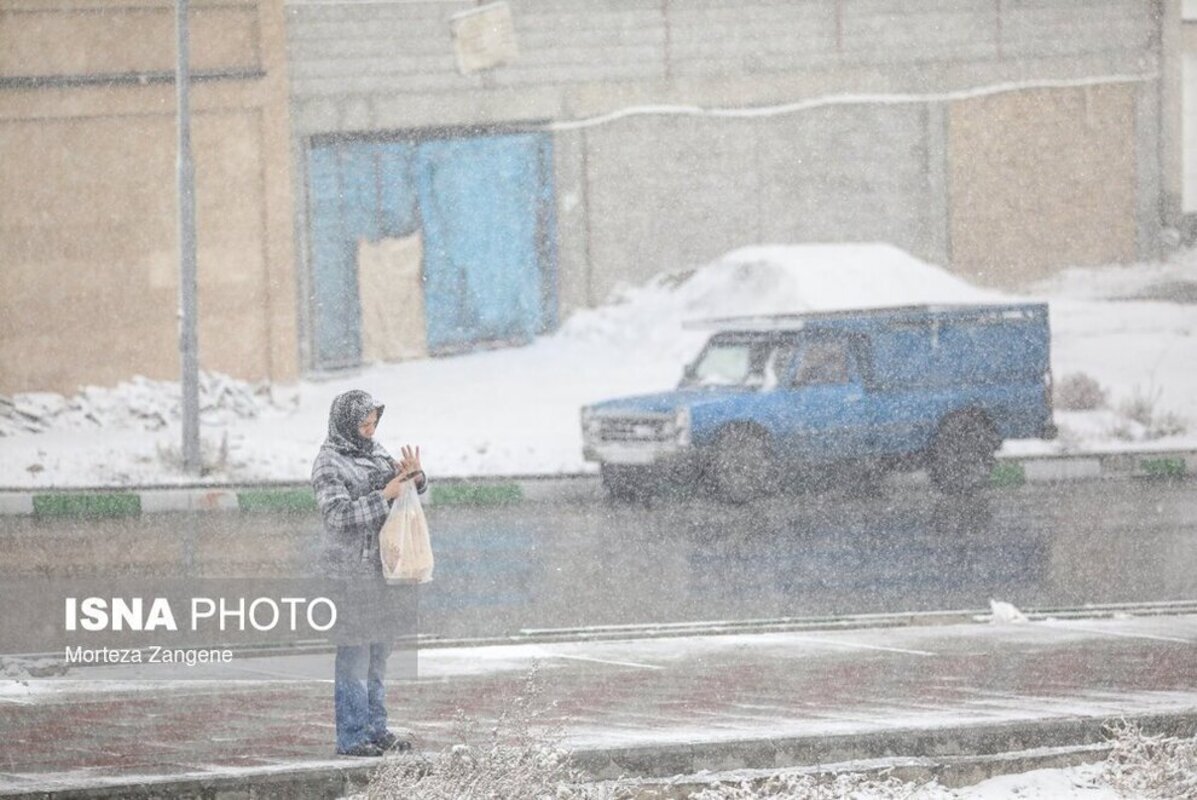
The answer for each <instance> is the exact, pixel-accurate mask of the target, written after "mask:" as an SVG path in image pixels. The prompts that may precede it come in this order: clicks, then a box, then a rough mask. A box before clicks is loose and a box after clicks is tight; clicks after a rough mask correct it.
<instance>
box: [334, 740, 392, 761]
mask: <svg viewBox="0 0 1197 800" xmlns="http://www.w3.org/2000/svg"><path fill="white" fill-rule="evenodd" d="M337 755H340V756H355V757H358V758H378V757H379V756H381V755H382V748H381V747H379V746H378V745H376V744H374V742H361V743H360V744H355V745H354V746H353V747H350V748H349V749H348V750H338V751H337Z"/></svg>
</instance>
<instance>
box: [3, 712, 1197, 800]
mask: <svg viewBox="0 0 1197 800" xmlns="http://www.w3.org/2000/svg"><path fill="white" fill-rule="evenodd" d="M1121 721H1122V722H1126V723H1130V724H1133V725H1137V726H1138V727H1139V728H1140V729H1141V730H1142V731H1143V732H1144V733H1146V734H1149V735H1156V734H1163V735H1166V736H1179V737H1185V738H1187V737H1191V736H1193V735H1194V733H1195V732H1197V712H1195V711H1184V712H1176V713H1163V714H1150V715H1143V716H1138V717H1134V718H1129V719H1123V720H1121ZM1107 725H1108V720H1106V719H1104V718H1098V717H1093V718H1086V719H1075V718H1072V719H1052V720H1038V721H1033V722H1020V723H998V724H989V725H986V724H979V725H958V726H948V727H942V728H931V729H928V728H907V729H896V730H891V731H877V732H871V733H862V734H838V735H830V736H804V737H794V738H779V739H752V740H736V741H725V742H697V743H691V744H666V745H651V746H644V747H631V748H612V749H604V750H575V751H574V752H573V760H574V764H575V765H576V766H577V767H579V768H580V769H581V770H582V771H584V772H586V773H588V774H589V775H590V776H591V777H592V779H593V780H594V781H595V782H596V783H598V782H602V783H607V782H617V781H619V779H620V778H626V779H630V780H631V781H633V783H631V784H630V788H632V789H633V790H634V795H633V796H643V797H646V798H647V797H653V798H669V797H685V796H687V795H688V792H691V791H695V790H699V789H703V788H709V787H710V786H711V785H712V784H713V783H715V782H718V781H719V780H720V778H721V776H720V773H724V774H725V775H726V773H727V772H728V771H730V770H735V771H737V774H736V776H735V780H736V782H737V783H738V782H739V781H742V780H748V781H749V782H754V781H763V780H766V779H767V778H768V777H769V776H771V775H777V774H779V773H782V772H805V773H809V774H813V775H817V776H826V777H828V778H831V777H832V776H833V775H834V774H835V773H836V772H843V771H852V772H860V773H864V774H882V773H883V774H884V775H886V776H891V777H896V778H899V779H902V780H906V781H915V782H925V781H929V780H931V779H932V778H935V779H937V780H938V781H939V782H940V783H941V784H943V785H945V786H948V787H960V786H967V785H970V784H973V783H977V782H979V781H982V780H986V779H988V778H992V777H995V776H997V775H1009V774H1018V773H1022V772H1026V771H1028V770H1032V769H1044V768H1048V767H1061V766H1074V765H1076V764H1081V763H1086V762H1093V761H1099V760H1101V759H1102V758H1104V757H1105V755H1106V754H1107V752H1108V750H1109V745H1108V744H1107V742H1106V726H1107ZM380 763H382V762H381V759H379V760H374V759H371V760H370V761H368V762H367V763H361V762H358V763H352V762H341V761H316V762H306V763H304V762H299V763H295V764H294V765H282V764H280V765H277V766H270V767H250V768H246V769H244V770H239V771H238V772H237V773H236V774H228V773H227V772H225V773H223V774H222V773H221V772H219V771H215V770H214V771H212V772H201V771H197V772H193V773H189V774H185V775H173V776H162V775H147V776H145V777H144V778H141V779H140V780H138V781H137V782H136V783H133V782H130V780H129V779H112V778H108V779H96V778H92V779H88V778H74V779H64V778H62V777H59V776H53V777H50V778H48V779H46V780H44V781H38V780H37V779H36V778H30V779H29V780H30V785H29V786H21V787H5V788H2V789H0V797H6V798H23V799H24V800H35V799H36V800H51V799H53V800H68V799H69V800H101V799H103V800H109V799H111V798H146V799H147V800H149V798H156V799H158V798H195V797H202V798H205V800H234V798H236V799H237V800H242V799H243V798H247V797H263V796H268V797H311V798H321V799H322V800H324V799H326V800H335V799H336V798H342V797H344V796H345V795H346V794H349V793H351V792H354V791H360V790H361V789H362V788H363V784H364V783H365V782H366V781H367V780H368V779H369V776H370V774H371V772H373V770H374V769H375V768H376V767H377V766H378V765H379V764H380ZM746 771H752V772H755V774H745V772H746ZM726 777H730V776H726ZM726 777H725V779H726ZM625 785H627V784H625Z"/></svg>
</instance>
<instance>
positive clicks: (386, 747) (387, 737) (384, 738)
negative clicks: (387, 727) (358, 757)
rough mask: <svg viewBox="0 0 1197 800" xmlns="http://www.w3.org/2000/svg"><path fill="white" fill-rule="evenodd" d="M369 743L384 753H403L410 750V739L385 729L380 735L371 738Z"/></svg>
mask: <svg viewBox="0 0 1197 800" xmlns="http://www.w3.org/2000/svg"><path fill="white" fill-rule="evenodd" d="M370 744H372V745H374V746H375V747H377V748H378V749H379V750H381V751H383V752H384V753H405V752H407V751H408V750H411V741H410V740H409V739H403V738H401V737H399V736H396V735H395V734H393V733H391V732H390V731H385V732H384V733H383V734H382V735H381V736H378V737H376V738H375V739H373V740H372V741H371V742H370Z"/></svg>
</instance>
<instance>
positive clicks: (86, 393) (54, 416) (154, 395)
mask: <svg viewBox="0 0 1197 800" xmlns="http://www.w3.org/2000/svg"><path fill="white" fill-rule="evenodd" d="M297 400H298V397H297V396H291V397H290V398H282V399H280V397H279V396H278V395H277V392H276V390H275V389H274V388H273V387H272V386H270V385H269V384H267V383H259V384H249V383H247V382H245V381H241V380H237V379H236V378H231V377H229V376H228V375H222V374H219V373H214V372H201V373H200V376H199V403H200V417H201V419H202V420H203V421H204V422H206V423H210V424H216V425H220V424H225V423H228V422H231V421H233V420H236V419H255V418H257V417H258V416H260V415H262V414H263V413H264V412H268V411H272V410H285V409H286V408H289V407H294V405H295V402H296V401H297ZM181 405H182V401H181V391H180V388H179V384H178V383H177V382H175V381H154V380H150V379H149V378H145V377H142V376H140V375H138V376H136V377H134V378H133V379H132V380H130V381H127V382H125V383H121V384H118V385H117V386H114V387H111V388H107V387H99V386H87V387H84V388H83V389H82V390H81V391H80V392H79V393H78V394H76V395H75V396H73V397H64V396H62V395H60V394H53V393H50V392H27V393H23V394H17V395H14V396H12V397H5V396H3V395H0V436H16V435H19V434H24V433H44V432H46V431H50V430H79V429H86V428H91V429H95V428H132V429H140V430H145V431H157V430H161V429H163V428H165V427H166V426H167V425H169V424H170V423H171V422H174V421H177V420H178V419H179V418H180V416H181Z"/></svg>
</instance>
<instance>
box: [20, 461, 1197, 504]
mask: <svg viewBox="0 0 1197 800" xmlns="http://www.w3.org/2000/svg"><path fill="white" fill-rule="evenodd" d="M1194 475H1197V451H1194V450H1173V451H1159V452H1140V453H1090V454H1084V455H1067V456H1004V457H1001V458H999V459H998V463H997V464H996V465H995V466H994V468H993V472H992V473H991V475H990V479H989V482H990V485H991V486H992V487H994V488H999V489H1007V488H1015V487H1018V486H1023V485H1025V484H1029V483H1063V482H1069V481H1092V480H1132V479H1134V480H1152V479H1155V480H1173V479H1181V478H1186V477H1190V476H1194ZM602 496H603V492H602V489H601V487H600V484H599V478H598V476H597V475H595V474H591V473H572V474H565V475H522V476H512V477H502V478H485V477H475V478H442V479H438V480H437V481H436V482H435V483H434V485H433V486H432V488H431V489H429V492H428V495H427V496H426V497H425V498H424V500H423V502H424V504H425V505H426V506H479V507H493V506H503V505H513V504H517V503H529V502H530V503H547V502H557V503H559V502H576V501H585V500H594V499H597V498H599V497H602ZM315 510H316V501H315V498H314V497H313V496H312V492H311V489H310V488H309V486H308V484H307V483H299V482H295V483H291V482H280V483H273V484H270V483H263V484H253V485H245V486H236V487H234V486H214V485H207V486H193V487H169V488H166V487H153V486H145V487H131V488H129V489H125V490H115V489H112V488H111V487H96V488H83V489H70V490H45V491H31V490H28V489H3V488H0V516H35V517H131V516H139V515H141V514H157V513H171V512H203V511H241V512H246V513H311V512H313V511H315Z"/></svg>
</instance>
